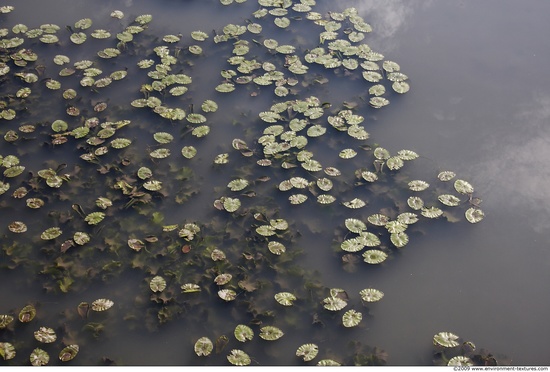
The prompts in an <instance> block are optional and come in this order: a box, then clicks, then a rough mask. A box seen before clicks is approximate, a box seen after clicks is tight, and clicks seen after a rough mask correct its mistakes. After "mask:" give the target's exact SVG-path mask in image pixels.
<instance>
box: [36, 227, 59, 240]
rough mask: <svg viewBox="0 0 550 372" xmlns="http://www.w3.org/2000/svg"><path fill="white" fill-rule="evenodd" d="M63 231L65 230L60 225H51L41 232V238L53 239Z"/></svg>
mask: <svg viewBox="0 0 550 372" xmlns="http://www.w3.org/2000/svg"><path fill="white" fill-rule="evenodd" d="M62 233H63V231H61V229H60V228H59V227H50V228H48V229H46V230H44V232H42V234H40V238H42V239H43V240H52V239H55V238H57V237H58V236H60V235H61V234H62Z"/></svg>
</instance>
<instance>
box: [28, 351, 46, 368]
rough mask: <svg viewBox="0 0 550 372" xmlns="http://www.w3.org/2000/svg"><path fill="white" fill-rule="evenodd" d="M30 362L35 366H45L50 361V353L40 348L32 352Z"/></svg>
mask: <svg viewBox="0 0 550 372" xmlns="http://www.w3.org/2000/svg"><path fill="white" fill-rule="evenodd" d="M29 360H30V362H31V364H32V365H33V366H45V365H46V364H48V363H49V361H50V356H49V355H48V353H47V352H46V351H44V350H42V349H40V348H36V349H34V350H33V351H32V353H31V356H30V357H29Z"/></svg>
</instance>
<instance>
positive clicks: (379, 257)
mask: <svg viewBox="0 0 550 372" xmlns="http://www.w3.org/2000/svg"><path fill="white" fill-rule="evenodd" d="M363 258H364V260H363V261H365V262H366V263H369V264H373V265H377V264H380V263H382V262H384V261H385V260H386V258H388V255H387V254H386V253H385V252H384V251H381V250H379V249H369V250H367V251H365V252H363Z"/></svg>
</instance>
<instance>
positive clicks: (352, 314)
mask: <svg viewBox="0 0 550 372" xmlns="http://www.w3.org/2000/svg"><path fill="white" fill-rule="evenodd" d="M362 319H363V314H361V313H360V312H358V311H355V310H353V309H350V310H348V311H346V312H345V313H344V315H342V324H343V325H344V327H347V328H350V327H355V326H357V325H358V324H359V323H360V322H361V320H362Z"/></svg>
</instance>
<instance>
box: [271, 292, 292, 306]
mask: <svg viewBox="0 0 550 372" xmlns="http://www.w3.org/2000/svg"><path fill="white" fill-rule="evenodd" d="M275 300H276V301H277V302H278V303H280V304H281V305H283V306H292V305H293V302H294V301H296V296H294V295H293V294H292V293H290V292H279V293H276V294H275Z"/></svg>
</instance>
